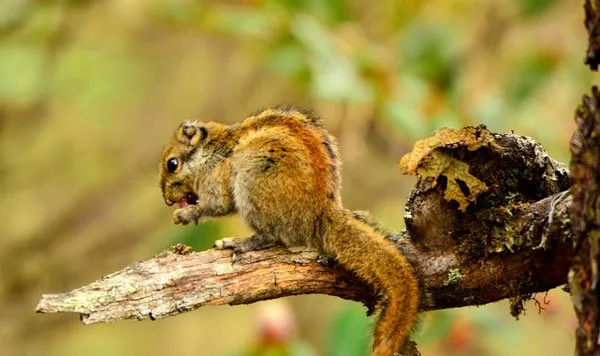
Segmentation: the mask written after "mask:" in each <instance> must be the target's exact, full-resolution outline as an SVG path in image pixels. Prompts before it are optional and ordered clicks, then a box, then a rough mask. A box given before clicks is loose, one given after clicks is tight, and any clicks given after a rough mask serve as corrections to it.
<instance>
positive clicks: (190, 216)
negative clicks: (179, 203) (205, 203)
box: [173, 206, 199, 225]
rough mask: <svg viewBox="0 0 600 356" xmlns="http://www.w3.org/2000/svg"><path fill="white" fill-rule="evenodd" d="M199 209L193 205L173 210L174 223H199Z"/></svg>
mask: <svg viewBox="0 0 600 356" xmlns="http://www.w3.org/2000/svg"><path fill="white" fill-rule="evenodd" d="M198 218H199V216H198V211H197V210H196V209H195V207H193V206H186V207H185V208H180V209H177V210H175V211H174V212H173V223H174V224H182V225H187V224H189V223H191V222H192V221H193V222H194V223H195V224H196V225H198Z"/></svg>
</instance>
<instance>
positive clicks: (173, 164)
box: [167, 157, 179, 173]
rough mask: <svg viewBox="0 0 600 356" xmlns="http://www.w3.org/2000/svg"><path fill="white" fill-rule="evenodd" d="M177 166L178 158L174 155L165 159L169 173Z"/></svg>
mask: <svg viewBox="0 0 600 356" xmlns="http://www.w3.org/2000/svg"><path fill="white" fill-rule="evenodd" d="M178 166H179V160H178V159H177V158H175V157H173V158H170V159H169V160H168V161H167V170H168V171H169V172H171V173H173V172H175V171H176V170H177V167H178Z"/></svg>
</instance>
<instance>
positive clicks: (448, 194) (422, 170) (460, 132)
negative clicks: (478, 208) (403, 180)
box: [400, 126, 495, 211]
mask: <svg viewBox="0 0 600 356" xmlns="http://www.w3.org/2000/svg"><path fill="white" fill-rule="evenodd" d="M489 145H495V142H494V138H493V136H492V134H491V133H490V132H489V131H488V130H487V129H486V128H485V127H483V126H479V127H465V128H463V129H449V128H444V129H440V130H437V131H436V132H435V134H434V135H433V136H432V137H428V138H425V139H423V140H420V141H418V142H417V143H415V146H414V148H413V150H412V152H410V153H407V154H406V155H404V157H402V159H401V160H400V168H401V169H402V170H403V171H404V174H416V175H417V176H418V177H419V178H427V177H433V178H437V177H439V176H445V177H446V178H447V180H448V184H447V186H446V188H445V190H444V199H446V200H447V201H451V200H454V201H456V202H457V203H458V208H459V210H460V211H465V210H466V209H467V207H468V206H469V204H471V203H472V202H474V201H475V200H476V199H477V196H479V195H480V194H482V193H484V192H485V191H487V190H488V187H487V186H486V185H485V183H484V182H482V181H480V180H479V179H477V178H476V177H475V176H473V175H471V174H470V173H469V165H468V164H466V163H465V162H462V161H460V160H458V159H456V158H454V157H452V156H451V155H450V154H448V153H445V152H443V151H442V150H439V149H438V148H442V147H446V148H451V147H458V146H462V147H466V148H467V149H468V150H469V151H474V150H476V149H478V148H480V147H483V146H489ZM436 185H437V179H434V180H433V183H432V187H435V186H436ZM461 186H462V189H461Z"/></svg>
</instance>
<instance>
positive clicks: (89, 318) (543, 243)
mask: <svg viewBox="0 0 600 356" xmlns="http://www.w3.org/2000/svg"><path fill="white" fill-rule="evenodd" d="M470 130H471V131H468V134H469V135H471V134H472V135H473V136H472V137H471V138H472V139H479V137H487V139H488V140H490V137H491V140H492V141H490V142H486V145H483V146H481V147H478V149H476V150H472V148H473V142H471V141H470V139H468V140H465V141H464V142H463V141H461V142H459V143H456V142H454V141H453V142H452V143H451V144H448V145H445V144H441V145H439V146H438V147H437V148H436V149H440V150H443V151H444V152H445V153H444V154H446V155H450V156H452V157H455V158H456V159H460V160H461V162H465V163H467V164H468V165H469V166H470V169H469V174H472V175H474V176H477V177H478V178H479V179H481V180H482V181H483V182H485V184H486V185H487V187H488V190H487V191H486V192H485V193H483V194H481V195H480V196H478V197H477V201H476V202H475V203H474V204H472V205H471V206H469V208H468V209H467V211H465V212H460V211H459V210H458V209H457V204H456V202H454V201H447V200H446V198H445V196H444V193H445V189H446V187H445V186H444V184H441V183H440V182H438V184H435V185H432V184H431V183H432V180H431V179H430V178H427V177H420V179H419V183H418V184H417V187H416V188H415V189H414V190H413V193H412V194H411V197H410V199H409V201H408V204H407V209H406V214H405V220H406V223H407V229H406V230H405V231H403V232H402V233H400V234H398V235H391V234H388V238H389V239H390V240H392V241H394V243H395V244H396V246H397V248H398V249H399V251H401V252H402V253H404V254H405V255H406V256H407V257H408V258H409V260H410V261H411V263H412V265H413V267H414V269H415V272H416V274H417V275H418V277H419V279H420V281H421V290H422V298H421V309H422V310H432V309H442V308H452V307H461V306H467V305H481V304H486V303H490V302H494V301H497V300H500V299H503V298H507V297H518V296H522V295H528V294H531V293H535V292H540V291H545V290H548V289H550V288H553V287H556V286H559V285H562V284H565V283H566V281H567V272H568V269H569V267H570V266H571V262H572V259H573V248H572V241H571V227H570V220H569V216H568V209H569V206H570V204H571V196H570V194H569V193H568V191H565V189H567V188H568V179H569V176H568V172H567V171H566V169H565V168H564V167H563V166H562V165H560V164H559V163H557V162H555V161H553V160H551V159H550V158H549V157H548V156H547V155H546V153H545V152H544V151H543V149H541V147H540V146H539V145H537V144H536V143H535V142H533V141H532V140H531V139H529V138H526V137H520V136H516V135H493V136H489V135H491V134H490V133H489V132H487V130H485V128H483V127H478V128H470ZM473 130H474V131H473ZM465 132H467V131H465ZM486 135H487V136H486ZM500 167H501V168H500ZM446 174H448V173H446ZM440 177H441V175H440ZM440 177H438V181H439V178H440ZM467 190H468V189H467ZM465 195H469V194H468V192H465ZM310 293H321V294H329V295H333V296H338V297H341V298H345V299H351V300H356V301H360V302H362V303H364V304H365V305H367V306H368V307H369V308H371V307H373V306H374V305H375V303H376V300H377V296H376V295H375V294H374V293H373V292H372V290H371V288H370V287H369V286H367V285H365V284H364V283H363V282H362V281H360V280H358V279H357V278H356V277H355V276H354V275H353V274H352V273H350V272H348V271H346V270H345V269H343V268H342V267H340V266H337V265H336V264H335V263H332V262H320V261H319V256H318V254H317V253H316V252H312V251H306V250H300V249H298V250H293V251H287V250H284V249H280V248H273V249H268V250H263V251H258V252H247V253H243V254H239V255H236V256H235V262H233V261H232V254H231V252H230V251H217V250H209V251H204V252H193V253H187V252H185V251H182V250H181V249H180V250H178V251H166V252H163V253H161V254H160V255H158V256H155V257H154V258H151V259H149V260H146V261H143V262H136V263H134V264H132V265H130V266H128V267H126V268H124V269H123V270H121V271H119V272H116V273H113V274H111V275H108V276H106V277H103V278H102V279H100V280H98V281H96V282H94V283H91V284H90V285H87V286H84V287H81V288H78V289H76V290H74V291H71V292H68V293H63V294H46V295H43V296H42V298H41V300H40V302H39V304H38V306H37V308H36V311H37V312H39V313H56V312H74V313H79V314H81V316H82V321H83V323H85V324H91V323H96V322H108V321H116V320H122V319H144V318H150V319H157V318H163V317H166V316H170V315H175V314H179V313H182V312H186V311H190V310H194V309H196V308H199V307H201V306H206V305H222V304H229V305H236V304H246V303H252V302H255V301H259V300H266V299H273V298H280V297H284V296H290V295H300V294H310Z"/></svg>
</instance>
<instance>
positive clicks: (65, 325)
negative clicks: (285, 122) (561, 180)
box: [0, 0, 591, 356]
mask: <svg viewBox="0 0 600 356" xmlns="http://www.w3.org/2000/svg"><path fill="white" fill-rule="evenodd" d="M581 23H582V14H581V9H580V6H579V5H578V4H574V3H573V2H572V1H567V0H523V1H517V2H512V1H480V2H474V1H471V0H452V1H441V0H440V1H421V0H419V1H404V2H398V1H393V0H382V1H379V2H378V3H377V6H373V4H372V3H371V2H368V1H364V0H356V1H351V2H350V1H342V0H322V1H317V0H283V1H275V0H229V1H193V0H109V1H93V0H60V1H22V0H2V1H0V124H1V128H2V130H0V134H1V135H2V140H0V147H1V149H2V152H3V155H1V156H0V175H1V179H2V182H3V183H4V185H3V194H2V195H0V209H1V210H2V214H0V217H1V218H2V224H0V235H1V236H2V239H0V301H2V302H3V305H4V306H5V307H4V308H3V310H2V311H0V343H2V345H3V346H4V348H3V352H4V353H6V354H9V355H12V354H14V355H40V354H47V355H81V354H98V355H103V354H115V355H116V354H123V355H125V354H147V355H153V354H155V355H159V354H166V353H171V352H175V353H177V354H180V355H192V354H195V355H197V354H205V355H224V354H232V353H236V354H244V352H255V351H256V350H258V351H256V352H262V351H264V352H266V353H267V354H268V352H275V354H277V352H279V353H280V354H281V353H282V352H284V353H283V354H291V355H313V354H327V355H357V356H358V355H364V354H366V350H367V344H368V342H369V337H368V335H369V334H370V331H369V330H370V327H369V325H370V321H369V319H367V318H366V317H365V316H364V315H363V314H364V310H363V309H362V308H360V307H359V306H357V305H355V304H353V303H347V302H341V301H338V300H334V299H333V298H327V297H322V298H316V297H315V298H316V299H314V298H288V299H289V304H286V305H287V306H286V307H285V308H287V309H286V310H288V312H289V313H291V314H293V315H295V317H296V319H295V322H294V323H293V326H294V328H295V330H296V334H295V336H294V337H293V338H290V339H289V340H288V341H289V342H287V343H283V344H281V345H279V346H277V347H276V348H274V349H269V350H266V349H265V350H263V349H260V348H258V349H254V348H253V347H254V345H256V340H255V339H256V338H257V336H256V330H255V328H254V325H255V324H254V323H256V322H260V320H262V319H261V318H263V315H262V314H260V313H259V312H258V309H257V308H258V306H256V305H253V306H248V307H241V306H239V307H235V308H202V309H201V310H199V311H196V312H193V313H189V314H186V315H182V316H180V317H178V318H172V319H168V320H164V321H160V322H155V323H119V324H113V325H106V326H98V327H94V328H82V327H80V326H79V325H78V323H77V320H76V318H72V317H70V316H66V315H61V316H43V317H41V316H35V315H32V312H31V311H32V309H33V306H34V305H35V303H36V302H37V298H38V297H39V295H40V294H41V293H49V292H58V291H66V290H70V289H72V288H76V287H78V286H79V285H81V284H84V283H88V282H90V281H91V280H94V279H96V278H98V277H100V276H102V275H104V274H107V273H110V272H112V271H114V270H116V269H118V268H121V267H122V266H124V265H126V264H129V263H130V262H131V261H133V260H138V259H144V258H147V257H149V256H152V255H154V254H155V253H156V252H157V251H160V250H161V249H164V248H166V247H167V246H169V245H172V244H174V243H177V242H183V243H186V244H188V245H191V246H192V247H193V248H194V249H195V250H201V249H205V248H209V247H210V246H211V245H212V242H213V241H214V239H216V238H219V237H224V236H244V235H248V234H249V231H248V229H247V227H245V226H244V224H243V223H242V222H241V221H239V219H236V218H235V217H233V218H227V219H221V220H219V221H216V222H206V223H202V224H200V225H199V226H198V227H192V226H188V227H185V228H182V227H175V226H171V224H170V221H171V219H170V214H171V210H170V209H169V208H167V207H165V206H164V204H163V202H162V201H161V198H160V191H159V189H158V187H157V185H158V183H157V179H156V167H157V164H158V162H157V160H158V157H159V153H160V148H161V145H162V144H163V142H165V141H166V140H167V139H168V137H169V136H170V135H171V132H172V130H173V129H174V128H175V127H176V125H177V124H178V122H179V121H181V120H182V119H188V118H201V119H206V120H220V121H225V122H232V121H239V120H241V119H242V118H243V117H244V115H246V113H248V112H252V111H255V110H257V109H258V108H260V107H263V106H266V105H271V104H278V103H291V104H296V105H306V106H310V107H312V108H314V109H315V110H316V111H317V112H319V113H320V114H322V115H323V116H324V118H325V121H326V124H327V125H328V127H330V128H331V130H332V131H333V132H334V133H335V134H336V135H337V136H338V137H339V139H340V143H341V149H342V154H343V156H344V158H345V162H344V185H345V189H344V200H345V204H346V205H347V206H348V207H349V208H352V209H354V208H360V209H367V210H371V211H372V213H373V214H374V215H375V216H379V217H381V220H382V222H383V224H384V225H386V226H389V227H391V228H396V229H399V228H401V227H402V225H403V221H402V214H403V201H404V200H405V199H406V196H407V194H408V192H409V191H410V188H411V185H412V184H413V181H412V180H411V179H410V178H404V177H400V176H399V172H398V171H397V170H396V168H395V166H396V164H395V162H396V161H397V159H398V158H399V157H400V156H401V155H402V154H403V153H405V152H406V151H407V150H408V149H409V148H410V146H411V144H412V142H414V140H416V139H419V138H422V137H424V136H426V135H429V134H430V133H432V132H433V130H434V129H436V128H439V127H443V126H451V127H460V126H463V125H470V124H479V123H484V124H486V125H488V126H489V127H490V128H491V129H492V130H495V131H500V132H507V131H510V130H514V131H515V132H516V133H518V134H522V135H529V136H533V137H534V138H535V139H537V140H539V141H540V142H541V143H542V144H543V145H544V147H545V148H546V149H547V150H548V151H549V152H550V153H551V155H553V156H554V157H555V158H558V159H560V160H563V161H566V160H568V152H567V149H566V148H567V142H568V139H569V137H570V134H571V132H572V127H573V124H572V122H571V121H572V120H571V118H572V116H573V110H574V108H575V106H576V105H577V103H578V102H579V99H580V96H581V94H582V93H583V92H585V91H587V87H588V86H589V85H590V84H591V80H590V78H589V74H588V71H587V70H586V69H585V67H584V66H583V65H582V56H583V51H584V49H585V34H584V29H583V26H582V24H581ZM365 172H369V174H365ZM551 296H552V300H553V302H552V303H551V304H550V305H549V306H548V308H547V310H545V311H544V312H543V313H542V315H541V316H540V315H537V314H536V313H535V312H531V313H529V315H528V316H527V317H524V318H522V320H521V321H520V322H518V323H515V322H514V321H512V320H511V319H510V317H509V316H508V307H507V306H506V305H505V304H503V303H497V304H495V305H493V306H490V307H484V308H478V309H460V310H456V311H440V312H435V313H427V314H426V315H425V316H424V322H423V327H422V328H421V331H420V332H418V333H417V336H416V337H417V339H418V340H419V342H420V344H421V345H422V347H421V350H422V352H423V354H424V355H433V354H444V355H546V354H550V353H555V354H561V353H562V354H564V353H567V352H570V350H571V349H572V329H573V328H572V326H571V324H570V323H572V320H573V316H572V313H571V311H570V303H569V301H568V298H567V297H566V296H565V295H564V294H561V293H560V292H553V293H551ZM286 300H287V299H286ZM267 305H268V304H267ZM285 308H284V309H285ZM532 309H533V310H535V307H532ZM140 340H143V342H140ZM165 340H168V341H165Z"/></svg>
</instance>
